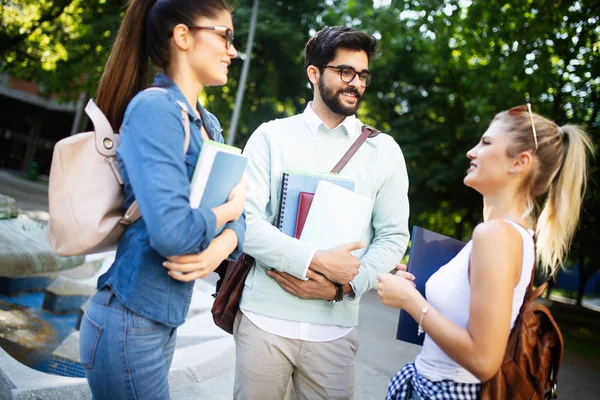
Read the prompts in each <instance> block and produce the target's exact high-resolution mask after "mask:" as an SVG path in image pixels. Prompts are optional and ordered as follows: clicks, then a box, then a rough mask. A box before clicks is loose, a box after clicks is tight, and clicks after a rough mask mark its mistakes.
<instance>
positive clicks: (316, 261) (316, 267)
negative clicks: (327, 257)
mask: <svg viewBox="0 0 600 400" xmlns="http://www.w3.org/2000/svg"><path fill="white" fill-rule="evenodd" d="M324 253H325V251H324V250H317V251H315V254H314V256H313V258H312V260H311V262H310V266H309V268H310V269H311V270H313V271H315V272H318V273H319V274H321V275H325V274H324V273H323V256H324Z"/></svg>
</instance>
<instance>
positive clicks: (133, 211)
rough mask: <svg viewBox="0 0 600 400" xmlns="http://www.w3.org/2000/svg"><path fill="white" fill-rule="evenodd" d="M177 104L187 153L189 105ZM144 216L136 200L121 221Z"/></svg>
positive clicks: (188, 144)
mask: <svg viewBox="0 0 600 400" xmlns="http://www.w3.org/2000/svg"><path fill="white" fill-rule="evenodd" d="M146 90H165V89H162V88H149V89H146ZM177 104H178V105H179V107H180V108H181V123H182V124H183V129H184V131H185V136H184V138H183V154H184V155H185V154H186V153H187V151H188V149H189V147H190V138H191V135H190V116H189V114H188V109H187V106H186V105H185V103H184V102H182V101H177ZM141 217H142V214H141V213H140V209H139V207H138V203H137V200H135V201H134V202H133V203H132V204H131V205H130V206H129V208H128V209H127V211H125V215H123V217H121V219H120V220H119V223H121V224H123V225H131V224H133V223H134V222H135V221H137V220H138V219H140V218H141Z"/></svg>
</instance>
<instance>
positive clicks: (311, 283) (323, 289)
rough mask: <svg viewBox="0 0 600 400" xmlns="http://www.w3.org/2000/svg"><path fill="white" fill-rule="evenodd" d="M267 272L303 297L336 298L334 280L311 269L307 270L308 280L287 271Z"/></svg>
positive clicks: (286, 289)
mask: <svg viewBox="0 0 600 400" xmlns="http://www.w3.org/2000/svg"><path fill="white" fill-rule="evenodd" d="M267 274H269V276H271V277H272V278H273V279H275V280H276V281H277V283H279V286H281V287H282V288H283V289H284V290H285V291H286V292H288V293H290V294H293V295H294V296H297V297H300V298H301V299H322V300H333V299H334V298H335V285H334V284H333V282H330V281H329V280H328V279H327V278H325V277H324V276H323V275H321V274H318V273H316V272H314V271H311V270H310V269H309V270H308V271H307V272H306V277H307V278H308V280H307V281H303V280H302V279H298V278H296V277H295V276H292V275H290V274H286V273H285V272H278V271H267Z"/></svg>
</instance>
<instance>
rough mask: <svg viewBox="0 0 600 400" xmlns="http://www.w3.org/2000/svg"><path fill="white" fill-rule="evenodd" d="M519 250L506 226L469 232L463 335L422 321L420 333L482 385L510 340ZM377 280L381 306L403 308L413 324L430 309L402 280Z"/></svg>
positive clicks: (496, 223)
mask: <svg viewBox="0 0 600 400" xmlns="http://www.w3.org/2000/svg"><path fill="white" fill-rule="evenodd" d="M522 253H523V244H522V239H521V235H520V234H519V232H518V231H517V230H516V229H515V228H514V227H512V226H511V225H510V224H508V223H507V222H504V221H500V220H492V221H489V222H486V223H484V224H480V225H479V226H477V228H476V229H475V230H474V232H473V250H472V252H471V259H470V287H471V302H470V310H469V324H468V326H467V329H463V328H460V327H458V326H457V325H455V324H454V323H453V322H452V321H450V320H449V319H448V318H446V317H444V316H443V315H442V314H440V313H439V312H438V311H436V310H435V309H430V310H429V311H428V312H427V314H426V315H425V316H424V318H423V325H422V326H423V329H424V330H425V332H427V334H428V335H429V337H431V339H433V341H434V342H435V343H436V344H437V345H438V346H439V347H440V348H441V349H442V350H443V351H444V353H446V354H447V355H448V356H449V357H450V358H452V359H453V360H454V361H456V362H457V363H458V364H460V365H461V366H462V367H464V368H465V369H467V370H468V371H469V372H471V373H472V374H473V375H475V376H476V377H477V378H478V379H480V380H481V381H482V382H485V381H487V380H489V379H490V378H491V377H493V376H494V374H495V373H496V372H497V371H498V368H500V364H501V362H502V359H503V357H504V353H505V351H506V346H507V344H508V336H509V334H510V316H511V311H512V299H513V289H514V287H515V286H516V284H517V283H518V281H519V277H520V275H521V264H522V261H521V260H522ZM406 274H408V273H406V272H402V271H400V272H398V274H397V275H389V274H388V275H380V277H379V282H380V283H379V286H378V288H379V294H380V296H381V298H382V301H383V303H384V304H386V305H389V306H392V307H397V308H404V309H405V310H406V311H407V312H408V313H409V314H410V315H411V316H412V317H413V318H414V319H415V320H416V321H417V322H418V321H419V320H420V318H421V313H422V310H423V308H424V307H427V306H428V305H429V304H428V303H427V301H426V300H425V298H423V296H422V295H421V294H420V293H419V292H418V291H417V290H416V289H415V288H414V286H413V285H412V282H411V281H410V280H409V279H407V278H405V277H404V276H405V275H406Z"/></svg>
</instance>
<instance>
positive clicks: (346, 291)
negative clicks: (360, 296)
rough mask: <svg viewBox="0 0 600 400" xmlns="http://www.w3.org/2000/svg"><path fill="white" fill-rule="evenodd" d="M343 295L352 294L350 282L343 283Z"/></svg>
mask: <svg viewBox="0 0 600 400" xmlns="http://www.w3.org/2000/svg"><path fill="white" fill-rule="evenodd" d="M344 296H354V289H353V288H352V285H351V284H350V283H346V284H345V285H344Z"/></svg>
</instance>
